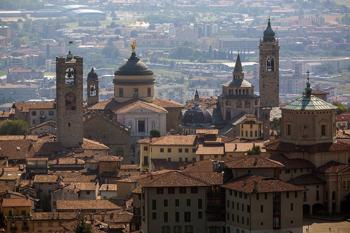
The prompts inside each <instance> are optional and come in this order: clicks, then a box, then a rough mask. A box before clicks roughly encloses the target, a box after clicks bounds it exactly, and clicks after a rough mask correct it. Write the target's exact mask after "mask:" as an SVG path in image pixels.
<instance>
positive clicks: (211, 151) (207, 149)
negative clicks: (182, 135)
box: [196, 144, 225, 155]
mask: <svg viewBox="0 0 350 233" xmlns="http://www.w3.org/2000/svg"><path fill="white" fill-rule="evenodd" d="M196 154H197V155H224V154H225V152H224V147H223V146H203V145H202V144H200V145H199V146H198V149H197V151H196Z"/></svg>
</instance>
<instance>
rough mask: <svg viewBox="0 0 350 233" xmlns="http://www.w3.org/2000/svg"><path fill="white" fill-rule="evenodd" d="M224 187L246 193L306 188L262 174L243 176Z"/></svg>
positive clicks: (301, 189)
mask: <svg viewBox="0 0 350 233" xmlns="http://www.w3.org/2000/svg"><path fill="white" fill-rule="evenodd" d="M222 187H224V188H227V189H231V190H236V191H239V192H244V193H254V192H256V193H271V192H288V191H303V190H304V188H302V187H299V186H296V185H293V184H289V183H286V182H283V181H281V180H277V179H272V178H266V177H262V176H245V177H241V178H238V179H236V180H233V181H231V182H228V183H226V184H224V185H223V186H222Z"/></svg>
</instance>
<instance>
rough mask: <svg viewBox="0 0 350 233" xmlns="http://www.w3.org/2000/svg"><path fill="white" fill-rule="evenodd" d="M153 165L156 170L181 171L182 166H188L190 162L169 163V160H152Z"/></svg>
mask: <svg viewBox="0 0 350 233" xmlns="http://www.w3.org/2000/svg"><path fill="white" fill-rule="evenodd" d="M151 163H152V167H153V169H154V170H163V169H171V170H179V169H180V168H181V167H182V166H184V165H185V164H188V162H175V161H168V160H167V159H151Z"/></svg>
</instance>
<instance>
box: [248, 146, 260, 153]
mask: <svg viewBox="0 0 350 233" xmlns="http://www.w3.org/2000/svg"><path fill="white" fill-rule="evenodd" d="M260 152H261V150H260V146H256V145H253V147H252V149H249V150H248V155H259V154H260Z"/></svg>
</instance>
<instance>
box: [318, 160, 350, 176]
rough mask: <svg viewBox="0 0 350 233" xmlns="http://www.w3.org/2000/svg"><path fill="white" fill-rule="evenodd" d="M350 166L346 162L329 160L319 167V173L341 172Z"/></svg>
mask: <svg viewBox="0 0 350 233" xmlns="http://www.w3.org/2000/svg"><path fill="white" fill-rule="evenodd" d="M349 167H350V166H349V165H347V164H344V163H339V162H336V161H329V162H328V163H326V164H324V165H322V166H321V167H318V168H317V171H318V172H319V173H325V174H329V173H341V172H344V171H345V170H347V169H348V168H349Z"/></svg>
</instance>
